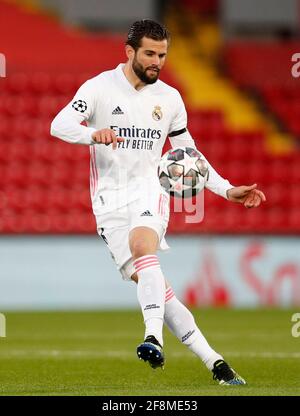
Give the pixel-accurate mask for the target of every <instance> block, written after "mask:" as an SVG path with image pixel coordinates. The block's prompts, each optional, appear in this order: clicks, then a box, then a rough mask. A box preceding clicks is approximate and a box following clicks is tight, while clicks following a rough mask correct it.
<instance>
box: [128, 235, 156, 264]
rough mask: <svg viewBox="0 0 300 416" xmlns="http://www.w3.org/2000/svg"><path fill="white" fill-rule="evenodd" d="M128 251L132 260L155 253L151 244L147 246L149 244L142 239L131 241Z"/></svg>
mask: <svg viewBox="0 0 300 416" xmlns="http://www.w3.org/2000/svg"><path fill="white" fill-rule="evenodd" d="M130 249H131V254H132V257H133V258H134V259H138V258H139V257H142V256H146V255H148V254H154V253H155V250H154V249H153V248H152V247H151V244H149V242H148V241H147V240H146V239H144V238H138V239H136V240H135V241H133V242H132V243H131V247H130Z"/></svg>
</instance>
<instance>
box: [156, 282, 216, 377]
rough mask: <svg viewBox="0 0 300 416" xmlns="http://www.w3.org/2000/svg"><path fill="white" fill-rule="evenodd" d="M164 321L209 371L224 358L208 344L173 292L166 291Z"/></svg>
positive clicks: (188, 312)
mask: <svg viewBox="0 0 300 416" xmlns="http://www.w3.org/2000/svg"><path fill="white" fill-rule="evenodd" d="M164 320H165V323H166V324H167V326H168V327H169V329H170V331H171V332H172V333H173V334H174V335H175V336H176V337H177V338H178V339H179V340H180V341H181V342H182V343H183V344H184V345H186V346H187V347H188V348H189V349H190V350H191V351H193V353H195V354H196V355H197V356H198V357H199V358H201V360H202V361H203V363H204V364H205V365H206V367H207V368H208V369H209V370H212V369H213V364H214V362H215V361H217V360H222V359H223V357H222V356H221V355H220V354H218V353H216V351H214V350H213V349H212V348H211V347H210V346H209V344H208V342H207V341H206V339H205V338H204V336H203V335H202V333H201V331H200V329H199V328H198V327H197V325H196V323H195V319H194V317H193V315H192V314H191V312H190V311H189V310H188V309H187V308H186V307H185V306H184V305H183V304H182V303H181V302H180V301H179V300H178V299H177V298H176V296H175V294H174V292H173V290H172V288H171V287H169V288H168V289H167V290H166V303H165V315H164Z"/></svg>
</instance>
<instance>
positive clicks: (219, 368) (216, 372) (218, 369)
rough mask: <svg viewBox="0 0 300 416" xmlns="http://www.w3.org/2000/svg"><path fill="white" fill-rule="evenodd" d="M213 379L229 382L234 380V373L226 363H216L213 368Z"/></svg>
mask: <svg viewBox="0 0 300 416" xmlns="http://www.w3.org/2000/svg"><path fill="white" fill-rule="evenodd" d="M212 371H213V379H214V380H224V381H229V380H232V379H233V378H234V373H233V371H232V370H231V368H230V367H229V365H228V364H227V363H225V361H221V360H219V361H216V362H215V364H214V368H213V370H212Z"/></svg>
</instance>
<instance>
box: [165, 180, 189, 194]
mask: <svg viewBox="0 0 300 416" xmlns="http://www.w3.org/2000/svg"><path fill="white" fill-rule="evenodd" d="M169 182H170V185H171V187H170V188H169V190H168V192H177V193H182V192H183V191H186V190H188V189H189V188H190V186H188V185H185V184H184V183H183V182H182V179H181V178H180V179H178V180H177V181H174V180H173V179H171V178H170V179H169Z"/></svg>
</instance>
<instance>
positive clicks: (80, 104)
mask: <svg viewBox="0 0 300 416" xmlns="http://www.w3.org/2000/svg"><path fill="white" fill-rule="evenodd" d="M72 107H73V108H74V110H76V111H79V113H84V112H85V111H86V109H87V103H86V102H85V101H83V100H76V101H74V103H73V104H72Z"/></svg>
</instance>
